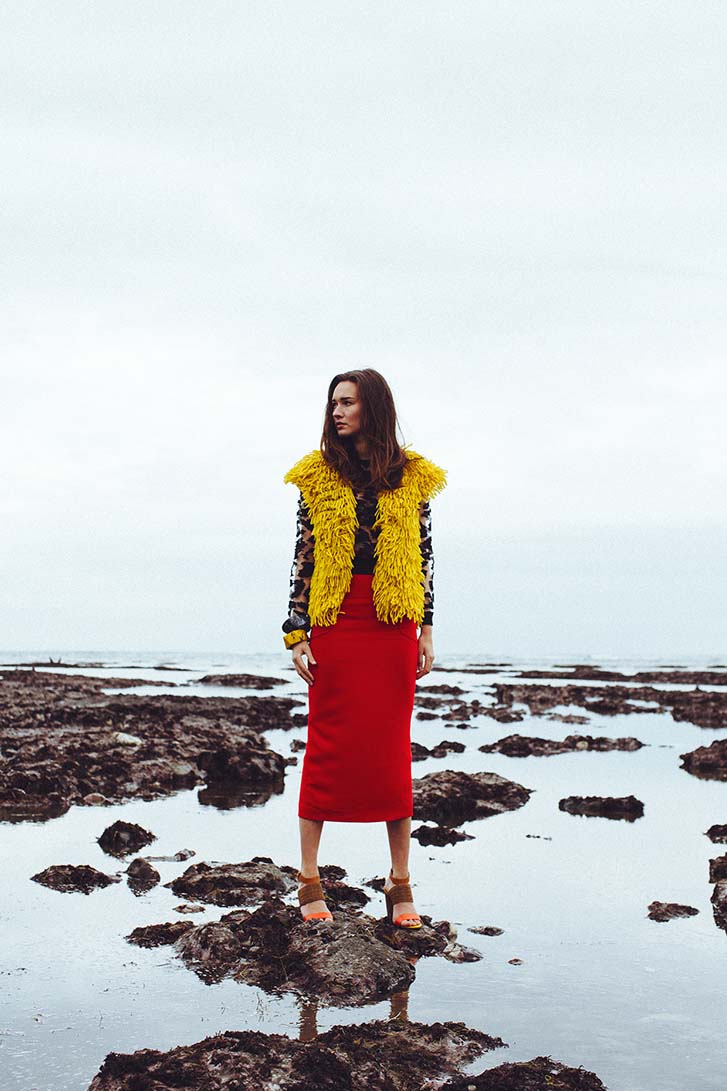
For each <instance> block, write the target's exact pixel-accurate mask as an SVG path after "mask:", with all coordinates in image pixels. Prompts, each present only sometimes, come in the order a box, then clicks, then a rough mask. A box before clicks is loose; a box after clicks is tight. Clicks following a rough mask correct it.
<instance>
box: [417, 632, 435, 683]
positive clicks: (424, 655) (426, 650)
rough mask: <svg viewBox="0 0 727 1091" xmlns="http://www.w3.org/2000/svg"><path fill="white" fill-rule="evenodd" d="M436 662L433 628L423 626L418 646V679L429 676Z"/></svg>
mask: <svg viewBox="0 0 727 1091" xmlns="http://www.w3.org/2000/svg"><path fill="white" fill-rule="evenodd" d="M433 662H434V640H433V638H432V626H431V625H422V628H421V632H420V633H419V641H418V644H417V675H416V676H417V678H422V677H423V676H424V675H425V674H429V672H430V670H431V669H432V663H433Z"/></svg>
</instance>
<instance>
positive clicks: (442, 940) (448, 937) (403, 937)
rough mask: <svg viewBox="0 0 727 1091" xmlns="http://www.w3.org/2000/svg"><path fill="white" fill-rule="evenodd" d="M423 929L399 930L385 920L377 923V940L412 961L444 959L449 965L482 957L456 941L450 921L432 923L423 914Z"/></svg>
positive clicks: (455, 933)
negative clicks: (439, 956)
mask: <svg viewBox="0 0 727 1091" xmlns="http://www.w3.org/2000/svg"><path fill="white" fill-rule="evenodd" d="M421 921H422V926H421V928H398V927H397V926H396V925H394V924H390V923H389V921H388V920H387V918H386V917H384V918H383V919H381V920H379V921H377V922H376V925H375V933H376V936H377V937H378V938H379V939H380V940H381V942H382V943H385V944H386V945H387V946H388V947H392V948H393V949H394V950H395V951H401V952H402V953H403V954H406V955H407V956H409V958H413V959H419V958H431V957H433V956H435V955H441V956H442V958H446V959H447V960H448V961H449V962H479V961H480V960H481V958H482V955H481V954H480V952H479V951H476V950H475V949H474V948H473V947H465V946H464V945H463V944H461V943H459V942H458V941H457V929H456V928H455V927H454V925H452V924H451V923H450V922H449V921H432V918H431V917H429V916H428V915H427V914H426V913H422V914H421Z"/></svg>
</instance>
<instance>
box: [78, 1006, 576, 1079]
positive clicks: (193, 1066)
mask: <svg viewBox="0 0 727 1091" xmlns="http://www.w3.org/2000/svg"><path fill="white" fill-rule="evenodd" d="M505 1044H506V1043H505V1042H503V1041H502V1039H501V1038H495V1037H492V1036H491V1035H489V1034H485V1033H483V1032H482V1031H478V1030H471V1029H470V1028H469V1027H466V1026H465V1025H464V1024H463V1023H433V1024H431V1025H427V1024H424V1023H408V1022H399V1021H383V1020H377V1021H373V1022H367V1023H364V1024H361V1025H359V1024H353V1025H349V1026H335V1027H331V1029H330V1030H327V1031H325V1033H323V1034H319V1035H318V1036H317V1037H316V1038H315V1039H314V1040H312V1041H308V1042H301V1041H297V1040H295V1039H293V1038H289V1037H288V1036H287V1035H283V1034H263V1033H262V1032H261V1031H258V1030H237V1031H232V1030H230V1031H226V1032H225V1033H224V1034H215V1035H213V1036H211V1037H209V1038H205V1039H203V1040H202V1041H201V1042H195V1043H194V1044H193V1045H190V1046H177V1047H175V1048H174V1049H171V1050H169V1051H168V1052H167V1053H163V1052H161V1051H160V1050H155V1049H142V1050H138V1051H137V1052H136V1053H130V1054H123V1053H109V1054H108V1056H107V1057H106V1059H105V1061H104V1062H103V1064H102V1065H101V1068H100V1069H99V1071H98V1073H97V1075H96V1076H95V1077H94V1079H93V1081H92V1083H91V1085H90V1087H89V1091H142V1088H145V1089H148V1091H152V1088H155V1089H158V1091H162V1089H165V1088H172V1087H174V1088H180V1087H186V1088H200V1089H201V1088H204V1091H233V1089H235V1091H254V1089H257V1088H259V1089H260V1091H262V1089H263V1087H267V1088H272V1087H275V1088H276V1089H277V1091H313V1089H315V1091H412V1089H413V1088H425V1087H429V1088H434V1087H435V1086H437V1085H438V1084H439V1083H440V1082H441V1079H442V1078H443V1077H444V1076H445V1075H450V1074H452V1073H453V1072H459V1071H461V1069H462V1068H463V1067H464V1066H465V1065H467V1064H470V1063H471V1062H472V1061H474V1060H475V1059H476V1058H477V1057H480V1056H481V1055H482V1054H483V1053H485V1052H487V1051H488V1050H491V1049H497V1048H502V1047H504V1046H505ZM263 1081H264V1082H263ZM573 1086H575V1085H573ZM579 1091H580V1089H579ZM582 1091H596V1088H595V1085H594V1087H593V1088H587V1087H586V1086H585V1085H584V1086H583V1089H582Z"/></svg>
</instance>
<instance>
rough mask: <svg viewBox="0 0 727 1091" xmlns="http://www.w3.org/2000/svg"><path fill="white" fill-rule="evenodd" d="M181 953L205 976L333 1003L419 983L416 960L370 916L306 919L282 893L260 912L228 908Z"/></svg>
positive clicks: (364, 999) (362, 1000)
mask: <svg viewBox="0 0 727 1091" xmlns="http://www.w3.org/2000/svg"><path fill="white" fill-rule="evenodd" d="M177 950H178V952H179V955H180V957H181V958H182V959H183V960H184V962H185V963H186V964H187V965H188V966H189V968H190V969H192V970H194V972H195V973H197V974H198V975H199V976H200V977H201V978H202V979H203V980H205V981H213V980H214V981H219V980H221V979H222V978H223V977H227V976H233V977H234V978H235V980H237V981H242V982H245V983H246V984H248V985H256V986H258V987H259V988H262V989H265V990H266V991H269V992H274V993H277V992H294V993H297V994H298V995H301V996H306V997H311V998H315V999H317V1000H318V1001H319V1002H320V1003H322V1004H328V1005H332V1006H336V1005H357V1004H366V1003H371V1002H373V1001H374V1000H378V999H382V998H383V997H386V996H389V995H391V993H393V992H396V991H398V990H399V989H402V988H406V987H407V986H408V985H410V984H411V982H412V981H413V980H414V969H413V967H412V966H411V964H410V963H409V961H408V960H407V959H406V958H405V957H404V955H402V954H400V953H399V952H397V951H395V950H393V949H392V948H391V947H389V946H387V945H386V944H385V943H383V942H382V941H381V940H379V939H378V938H377V937H376V935H375V932H374V922H373V921H372V920H371V919H370V918H368V917H365V916H363V915H354V914H347V913H343V912H338V913H336V915H335V916H334V919H333V921H320V920H318V921H307V922H306V921H304V920H303V919H302V917H301V915H300V912H299V910H298V909H296V908H294V907H293V906H289V905H285V904H284V903H283V902H282V901H280V899H279V898H274V897H273V898H270V899H269V900H268V901H266V902H265V903H264V904H263V905H262V906H260V908H259V909H256V910H255V911H254V912H253V913H247V912H245V911H239V910H238V911H236V912H233V913H227V914H225V915H224V916H223V917H221V918H220V920H219V921H211V922H209V923H207V924H203V925H201V926H200V927H199V928H196V929H195V930H194V931H193V932H188V933H187V934H186V935H184V936H182V937H181V938H180V940H179V942H178V943H177Z"/></svg>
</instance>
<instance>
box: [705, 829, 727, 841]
mask: <svg viewBox="0 0 727 1091" xmlns="http://www.w3.org/2000/svg"><path fill="white" fill-rule="evenodd" d="M707 837H708V838H709V840H710V841H712V842H713V843H714V844H725V843H727V826H717V825H715V826H710V827H709V829H708V830H707Z"/></svg>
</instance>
